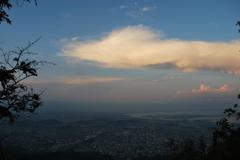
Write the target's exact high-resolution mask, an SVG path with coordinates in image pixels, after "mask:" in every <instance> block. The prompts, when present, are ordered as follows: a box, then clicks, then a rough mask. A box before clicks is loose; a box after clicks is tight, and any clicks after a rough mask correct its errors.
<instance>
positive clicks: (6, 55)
mask: <svg viewBox="0 0 240 160" xmlns="http://www.w3.org/2000/svg"><path fill="white" fill-rule="evenodd" d="M34 43H36V41H34V42H30V43H29V44H28V45H27V46H26V47H19V48H17V50H15V51H8V52H5V51H4V50H0V51H1V59H0V119H3V118H7V119H8V120H9V121H10V122H13V121H14V120H16V119H17V118H18V116H19V114H20V113H22V112H30V113H32V112H34V111H35V109H36V108H38V107H39V106H40V105H41V98H40V95H41V93H35V92H34V91H33V89H32V88H31V87H29V86H28V85H26V84H25V83H24V80H26V79H28V78H30V77H36V76H37V75H38V72H37V70H38V67H39V65H40V64H43V63H45V62H42V61H36V60H32V59H29V57H30V55H33V54H35V53H33V52H31V51H29V48H30V47H31V46H32V45H33V44H34ZM26 56H27V57H26Z"/></svg>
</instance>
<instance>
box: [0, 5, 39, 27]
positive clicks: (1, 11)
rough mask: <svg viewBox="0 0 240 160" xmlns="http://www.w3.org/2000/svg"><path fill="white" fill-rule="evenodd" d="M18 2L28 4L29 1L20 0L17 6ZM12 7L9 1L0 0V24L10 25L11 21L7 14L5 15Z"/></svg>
mask: <svg viewBox="0 0 240 160" xmlns="http://www.w3.org/2000/svg"><path fill="white" fill-rule="evenodd" d="M20 2H22V3H24V2H28V3H30V2H31V0H22V1H17V0H16V4H17V5H18V4H19V3H20ZM34 2H35V5H37V1H36V0H34ZM12 7H13V2H12V1H11V0H0V23H2V22H6V23H8V24H11V23H12V21H11V19H10V16H9V14H8V13H7V11H8V10H10V9H11V8H12Z"/></svg>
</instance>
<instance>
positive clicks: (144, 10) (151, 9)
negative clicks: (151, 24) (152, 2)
mask: <svg viewBox="0 0 240 160" xmlns="http://www.w3.org/2000/svg"><path fill="white" fill-rule="evenodd" d="M155 9H157V7H156V6H144V7H143V8H142V9H141V11H142V12H149V11H153V10H155Z"/></svg>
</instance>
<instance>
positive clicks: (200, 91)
mask: <svg viewBox="0 0 240 160" xmlns="http://www.w3.org/2000/svg"><path fill="white" fill-rule="evenodd" d="M231 91H233V89H232V88H231V87H230V86H229V85H227V84H224V85H222V86H220V87H219V88H212V87H211V86H210V85H207V84H201V85H200V86H199V88H197V89H192V90H191V91H178V92H177V94H189V93H194V94H204V93H227V92H231Z"/></svg>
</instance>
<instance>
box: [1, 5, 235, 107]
mask: <svg viewBox="0 0 240 160" xmlns="http://www.w3.org/2000/svg"><path fill="white" fill-rule="evenodd" d="M37 2H38V5H37V6H35V5H34V4H33V3H32V4H23V5H20V6H16V5H15V6H14V7H13V9H11V10H10V11H9V14H10V16H11V19H12V22H13V24H12V25H8V24H1V26H0V45H1V48H4V49H6V50H9V49H14V48H16V47H18V46H24V45H26V44H27V43H28V42H29V41H33V40H35V39H37V38H38V37H41V39H40V41H39V42H38V43H37V44H35V45H34V46H33V47H32V50H33V51H37V52H38V53H39V55H38V56H36V58H37V59H41V60H47V61H50V62H53V63H55V64H56V65H46V66H43V67H42V68H41V70H40V71H39V77H37V78H34V79H30V80H28V81H27V83H29V84H31V85H33V86H35V87H36V88H37V89H39V90H41V89H46V91H45V93H44V95H43V98H44V100H45V101H47V102H52V101H54V102H71V103H96V104H99V103H109V104H186V103H188V104H194V103H195V104H196V103H197V104H198V106H199V107H201V105H199V103H200V104H201V103H202V104H203V105H204V106H205V105H206V104H208V106H207V108H210V107H211V105H212V104H214V103H215V102H216V103H215V104H217V105H219V104H223V105H225V104H229V103H230V102H231V103H235V102H234V100H235V97H236V95H237V93H238V92H239V90H240V87H239V80H240V79H239V76H240V63H239V61H240V52H239V50H240V41H239V36H240V34H239V33H238V31H237V30H238V29H237V26H236V25H235V24H236V22H237V21H238V20H239V19H240V17H239V16H240V11H239V6H240V1H238V0H201V1H199V0H181V1H178V0H114V1H113V0H101V1H98V0H79V1H74V0H70V1H69V0H58V1H48V0H38V1H37ZM210 104H211V105H210Z"/></svg>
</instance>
